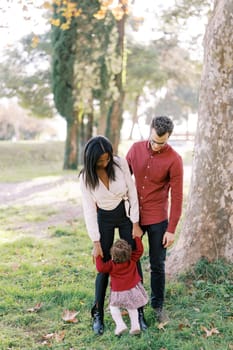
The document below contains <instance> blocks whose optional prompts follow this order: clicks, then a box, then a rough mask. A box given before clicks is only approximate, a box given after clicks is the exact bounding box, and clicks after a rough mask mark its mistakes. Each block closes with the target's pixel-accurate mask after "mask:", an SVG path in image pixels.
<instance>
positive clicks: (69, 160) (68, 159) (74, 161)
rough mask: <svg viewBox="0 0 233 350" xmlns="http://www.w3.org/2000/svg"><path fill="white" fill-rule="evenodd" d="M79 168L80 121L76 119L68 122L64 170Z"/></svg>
mask: <svg viewBox="0 0 233 350" xmlns="http://www.w3.org/2000/svg"><path fill="white" fill-rule="evenodd" d="M77 167H78V121H77V119H76V118H74V119H72V120H68V121H67V136H66V143H65V153H64V164H63V169H77Z"/></svg>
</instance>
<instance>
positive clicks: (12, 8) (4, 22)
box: [0, 0, 48, 50]
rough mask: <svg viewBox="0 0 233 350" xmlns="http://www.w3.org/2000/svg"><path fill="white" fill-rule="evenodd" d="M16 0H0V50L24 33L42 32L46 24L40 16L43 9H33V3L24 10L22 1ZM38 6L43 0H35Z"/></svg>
mask: <svg viewBox="0 0 233 350" xmlns="http://www.w3.org/2000/svg"><path fill="white" fill-rule="evenodd" d="M26 2H27V1H26V0H25V1H22V4H19V2H18V0H0V50H2V49H3V48H5V47H10V46H11V45H12V44H14V43H15V42H17V41H18V40H20V38H21V37H22V36H24V35H27V34H29V33H31V32H33V33H34V34H35V35H36V34H40V33H43V32H44V31H45V28H46V27H47V26H48V24H47V23H46V20H45V19H44V18H43V17H42V12H43V11H44V10H43V9H42V10H40V9H35V7H34V6H33V5H31V6H27V7H26V8H27V10H26V11H24V10H23V7H24V5H23V4H24V3H26ZM34 2H36V5H37V6H40V5H41V4H42V3H43V2H44V0H35V1H34ZM25 6H26V5H25Z"/></svg>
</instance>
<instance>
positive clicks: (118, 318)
mask: <svg viewBox="0 0 233 350" xmlns="http://www.w3.org/2000/svg"><path fill="white" fill-rule="evenodd" d="M110 312H111V315H112V318H113V320H114V322H115V324H116V329H115V335H118V336H119V335H121V334H122V333H124V332H125V331H126V330H127V326H126V324H125V322H124V321H123V318H122V315H121V310H120V309H119V307H117V306H111V305H110Z"/></svg>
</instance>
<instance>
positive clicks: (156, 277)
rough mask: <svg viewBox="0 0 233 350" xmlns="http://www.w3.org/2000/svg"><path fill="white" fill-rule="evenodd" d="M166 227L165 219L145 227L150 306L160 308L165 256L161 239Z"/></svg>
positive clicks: (163, 290)
mask: <svg viewBox="0 0 233 350" xmlns="http://www.w3.org/2000/svg"><path fill="white" fill-rule="evenodd" d="M166 228H167V221H163V222H161V223H158V224H153V225H148V226H147V228H146V229H147V233H148V240H149V256H150V267H151V306H152V307H153V308H154V309H161V310H162V308H163V303H164V292H165V258H166V249H165V248H164V247H163V245H162V240H163V235H164V233H165V232H166Z"/></svg>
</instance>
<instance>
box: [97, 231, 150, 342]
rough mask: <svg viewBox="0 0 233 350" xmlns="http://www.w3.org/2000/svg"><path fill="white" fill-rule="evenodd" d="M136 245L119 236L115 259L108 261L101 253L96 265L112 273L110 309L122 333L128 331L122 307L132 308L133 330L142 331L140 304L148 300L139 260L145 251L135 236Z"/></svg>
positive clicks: (114, 252) (119, 333)
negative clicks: (132, 245)
mask: <svg viewBox="0 0 233 350" xmlns="http://www.w3.org/2000/svg"><path fill="white" fill-rule="evenodd" d="M135 243H136V249H135V250H133V251H132V248H131V246H130V245H129V244H128V243H127V242H126V241H125V240H124V239H118V240H117V241H116V242H115V243H114V244H113V246H112V248H111V257H112V260H109V261H107V262H104V261H103V259H102V258H101V256H100V255H99V256H98V257H97V258H96V268H97V270H98V271H99V272H103V273H109V275H110V277H111V282H110V286H111V292H110V312H111V315H112V318H113V320H114V322H115V323H116V329H115V335H117V336H120V335H121V334H122V333H124V332H126V331H127V326H126V324H125V322H124V321H123V318H122V315H121V310H120V308H125V309H127V311H128V314H129V317H130V323H131V329H130V334H132V335H134V334H139V333H140V325H139V321H138V308H140V307H142V306H144V305H145V304H146V303H147V302H148V296H147V293H146V291H145V289H144V287H143V285H142V283H141V277H140V275H139V273H138V269H137V264H136V263H137V261H138V260H139V259H140V257H141V255H142V254H143V245H142V241H141V238H140V237H135Z"/></svg>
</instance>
